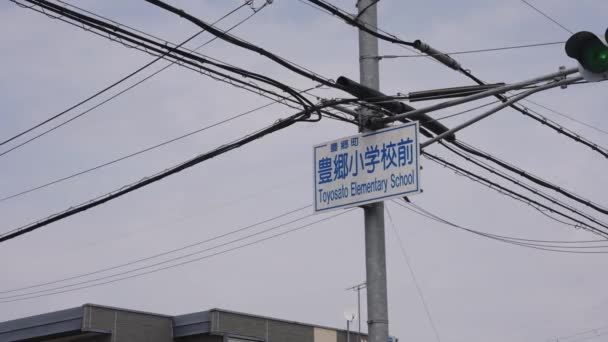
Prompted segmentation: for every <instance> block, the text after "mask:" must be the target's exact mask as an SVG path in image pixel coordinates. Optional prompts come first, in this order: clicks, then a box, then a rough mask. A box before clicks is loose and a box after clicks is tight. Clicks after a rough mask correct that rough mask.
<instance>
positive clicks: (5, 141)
mask: <svg viewBox="0 0 608 342" xmlns="http://www.w3.org/2000/svg"><path fill="white" fill-rule="evenodd" d="M13 2H14V3H16V4H19V3H18V2H16V1H13ZM246 5H247V4H246V3H243V4H242V5H240V6H238V7H236V8H235V9H233V10H231V11H230V12H228V13H226V14H225V15H223V16H222V17H221V18H219V19H218V20H216V21H215V22H214V23H213V25H215V24H217V23H219V22H220V21H222V20H224V19H225V18H227V17H228V16H230V15H232V14H233V13H235V12H236V11H238V10H240V9H241V8H243V7H244V6H246ZM203 32H205V30H201V31H199V32H197V33H195V34H194V35H192V36H191V37H190V38H188V39H186V40H184V41H183V42H182V43H180V44H179V45H177V47H181V46H183V45H184V44H186V43H188V42H190V41H191V40H193V39H194V38H196V37H198V36H199V35H200V34H202V33H203ZM169 52H170V51H167V52H166V53H165V54H164V55H161V56H159V57H157V58H155V59H153V60H152V61H150V62H148V63H146V64H145V65H143V66H142V67H140V68H138V69H137V70H135V71H133V72H132V73H130V74H128V75H127V76H125V77H123V78H121V79H119V80H118V81H116V82H114V83H112V84H110V85H109V86H107V87H105V88H103V89H102V90H100V91H98V92H96V93H95V94H93V95H91V96H89V97H87V98H86V99H84V100H82V101H80V102H78V103H76V104H75V105H73V106H71V107H69V108H67V109H66V110H64V111H62V112H60V113H58V114H55V115H53V116H51V117H49V118H47V119H45V120H43V121H42V122H40V123H38V124H36V125H34V126H32V127H30V128H28V129H26V130H24V131H22V132H20V133H18V134H16V135H14V136H13V137H11V138H8V139H6V140H4V141H2V142H0V146H2V145H5V144H7V143H9V142H11V141H13V140H15V139H17V138H19V137H21V136H23V135H25V134H27V133H29V132H31V131H33V130H35V129H36V128H38V127H40V126H43V125H45V124H47V123H49V122H51V121H53V120H55V119H57V118H59V117H60V116H62V115H64V114H66V113H68V112H70V111H72V110H73V109H75V108H77V107H80V106H81V105H83V104H85V103H87V102H89V101H90V100H92V99H94V98H96V97H98V96H100V95H102V94H103V93H105V92H107V91H108V90H110V89H112V88H114V87H116V86H117V85H119V84H121V83H123V82H125V81H126V80H128V79H130V78H131V77H133V76H135V75H137V74H139V73H140V72H141V71H143V70H145V69H147V68H148V67H150V66H151V65H153V64H155V63H156V62H158V61H159V60H161V59H162V58H163V57H164V56H166V55H167V54H168V53H169Z"/></svg>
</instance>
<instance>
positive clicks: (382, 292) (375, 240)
mask: <svg viewBox="0 0 608 342" xmlns="http://www.w3.org/2000/svg"><path fill="white" fill-rule="evenodd" d="M375 2H377V1H376V0H358V3H357V8H358V9H359V14H360V16H359V21H360V22H361V23H363V24H368V25H369V27H371V28H374V27H377V21H378V11H377V8H376V4H375ZM363 56H378V38H376V37H374V36H372V35H370V34H368V33H366V32H364V31H361V30H359V72H360V83H361V84H362V85H364V86H367V87H369V88H372V89H375V90H378V91H379V90H380V69H379V60H377V59H375V58H362V57H363ZM362 130H363V131H365V130H369V129H362ZM363 211H364V215H365V267H366V278H367V281H366V283H367V319H368V321H367V326H368V335H369V342H387V341H388V299H387V289H386V249H385V238H384V203H383V202H380V203H374V204H369V205H365V206H364V207H363Z"/></svg>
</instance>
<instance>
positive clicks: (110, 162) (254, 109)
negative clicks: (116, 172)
mask: <svg viewBox="0 0 608 342" xmlns="http://www.w3.org/2000/svg"><path fill="white" fill-rule="evenodd" d="M314 88H315V87H313V88H309V89H306V90H303V91H302V92H303V93H304V92H307V91H309V90H312V89H314ZM276 103H281V102H280V100H273V101H272V102H269V103H267V104H265V105H262V106H259V107H256V108H253V109H250V110H248V111H246V112H243V113H240V114H236V115H233V116H231V117H228V118H226V119H223V120H220V121H217V122H215V123H213V124H210V125H207V126H204V127H201V128H198V129H196V130H193V131H190V132H188V133H186V134H182V135H180V136H178V137H175V138H171V139H169V140H165V141H163V142H161V143H158V144H155V145H152V146H149V147H146V148H144V149H141V150H138V151H136V152H132V153H129V154H126V155H123V156H121V157H118V158H115V159H113V160H110V161H108V162H105V163H102V164H99V165H96V166H94V167H91V168H88V169H84V170H82V171H78V172H75V173H73V174H70V175H68V176H64V177H60V178H57V179H55V180H52V181H50V182H47V183H44V184H41V185H38V186H34V187H31V188H29V189H26V190H22V191H19V192H17V193H14V194H12V195H8V196H5V197H2V198H0V203H1V202H4V201H8V200H10V199H14V198H17V197H20V196H23V195H26V194H29V193H31V192H35V191H38V190H41V189H44V188H46V187H49V186H51V185H54V184H57V183H61V182H64V181H66V180H69V179H72V178H75V177H78V176H81V175H84V174H87V173H89V172H93V171H96V170H99V169H102V168H105V167H106V166H110V165H113V164H116V163H118V162H121V161H123V160H126V159H130V158H133V157H135V156H138V155H140V154H143V153H146V152H150V151H152V150H155V149H158V148H160V147H163V146H165V145H169V144H171V143H174V142H177V141H179V140H182V139H185V138H187V137H190V136H192V135H194V134H197V133H200V132H203V131H206V130H208V129H211V128H214V127H217V126H220V125H223V124H225V123H228V122H230V121H233V120H235V119H238V118H241V117H244V116H247V115H249V114H253V113H255V112H257V111H259V110H262V109H264V108H267V107H270V106H271V105H274V104H276Z"/></svg>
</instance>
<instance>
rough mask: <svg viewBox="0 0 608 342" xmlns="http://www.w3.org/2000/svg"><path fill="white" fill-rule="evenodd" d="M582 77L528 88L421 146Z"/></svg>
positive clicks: (424, 144)
mask: <svg viewBox="0 0 608 342" xmlns="http://www.w3.org/2000/svg"><path fill="white" fill-rule="evenodd" d="M582 79H583V77H582V76H577V77H573V78H569V79H565V80H561V81H557V82H552V83H548V84H545V85H543V86H540V87H538V88H534V89H531V90H528V91H527V92H525V93H522V94H519V95H517V96H514V97H512V98H511V99H509V100H508V101H506V102H504V103H501V104H500V105H498V106H496V107H494V108H492V109H490V110H488V111H487V112H485V113H483V114H481V115H479V116H476V117H474V118H472V119H470V120H468V121H465V122H463V123H461V124H460V125H457V126H455V127H453V128H452V129H450V130H449V131H447V132H444V133H441V134H439V135H437V136H435V137H434V138H432V139H429V140H427V141H425V142H423V143H421V144H420V148H424V147H427V146H429V145H430V144H432V143H434V142H437V141H439V140H441V139H443V138H445V137H446V136H449V135H451V134H454V133H456V132H458V131H460V130H461V129H463V128H466V127H469V126H471V125H472V124H474V123H476V122H477V121H479V120H482V119H484V118H487V117H488V116H490V115H492V114H494V113H496V112H498V111H499V110H501V109H503V108H505V107H508V106H510V105H512V104H514V103H515V102H517V101H520V100H522V99H524V98H526V97H528V96H530V95H532V94H535V93H538V92H540V91H543V90H547V89H551V88H556V87H561V86H563V85H568V84H572V83H574V82H578V81H580V80H582Z"/></svg>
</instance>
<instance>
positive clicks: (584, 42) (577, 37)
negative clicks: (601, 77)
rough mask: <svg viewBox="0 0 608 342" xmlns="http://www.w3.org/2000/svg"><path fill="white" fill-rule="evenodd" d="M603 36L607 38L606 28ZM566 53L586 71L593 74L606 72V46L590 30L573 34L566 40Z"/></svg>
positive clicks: (607, 63)
mask: <svg viewBox="0 0 608 342" xmlns="http://www.w3.org/2000/svg"><path fill="white" fill-rule="evenodd" d="M605 36H606V37H605V38H606V40H608V30H606V34H605ZM566 54H567V55H568V56H569V57H572V58H574V59H576V60H577V61H578V62H579V63H580V65H581V66H582V67H583V69H585V70H586V71H589V72H591V73H594V74H603V73H606V72H608V46H606V44H605V43H604V42H602V40H601V39H600V38H598V37H597V36H596V35H595V34H593V33H591V32H587V31H582V32H577V33H575V34H573V35H572V36H571V37H570V38H569V39H568V41H567V42H566Z"/></svg>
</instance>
